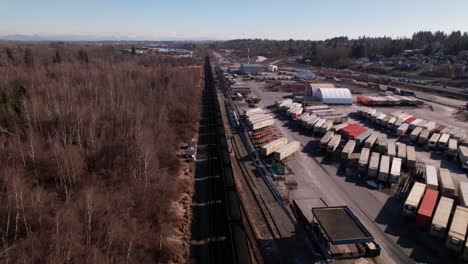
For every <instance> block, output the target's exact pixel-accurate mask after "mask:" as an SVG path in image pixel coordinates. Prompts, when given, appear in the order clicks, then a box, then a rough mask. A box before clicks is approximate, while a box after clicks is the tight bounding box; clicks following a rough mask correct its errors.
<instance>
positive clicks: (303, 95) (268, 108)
mask: <svg viewBox="0 0 468 264" xmlns="http://www.w3.org/2000/svg"><path fill="white" fill-rule="evenodd" d="M233 63H234V65H235V63H236V62H233ZM275 64H278V63H275ZM282 67H283V66H282V65H281V64H280V63H279V64H278V72H274V73H273V72H267V73H260V74H258V76H259V77H258V78H257V77H256V76H254V79H252V80H246V79H244V78H241V77H239V78H237V79H236V84H235V85H239V86H246V87H248V88H250V92H251V95H250V96H253V97H256V98H259V99H260V100H261V101H260V102H259V103H258V104H257V105H256V106H252V105H249V104H248V102H247V101H245V100H239V101H235V102H234V104H235V105H236V107H238V108H239V109H240V110H241V111H245V112H246V113H247V112H249V111H253V112H256V113H257V114H263V115H267V120H273V121H267V122H265V124H261V125H262V126H265V127H263V128H259V129H253V128H254V127H253V126H250V127H248V129H249V133H250V134H251V135H252V136H255V137H257V136H259V135H261V137H271V140H269V141H268V142H267V143H265V144H261V143H259V144H258V145H257V149H256V150H253V151H254V152H255V151H258V153H259V156H260V157H262V160H263V161H264V162H265V164H266V165H267V166H269V169H271V171H272V176H271V179H272V184H273V185H274V186H275V187H276V188H278V190H279V193H280V194H281V195H283V197H285V198H284V199H285V200H286V201H287V203H291V208H293V211H294V212H295V214H296V213H297V212H296V211H297V209H294V208H295V207H297V206H298V205H296V204H297V203H301V201H307V203H312V204H313V205H312V206H309V207H310V214H309V215H308V218H309V221H308V222H306V225H308V226H309V227H312V226H319V227H320V228H322V230H321V231H320V232H319V233H317V232H315V233H316V234H320V233H321V234H322V235H321V236H320V238H323V239H325V240H326V241H327V242H326V243H325V242H322V243H318V244H320V245H321V248H322V251H323V252H326V253H327V254H328V255H329V258H330V259H336V258H353V257H357V256H361V257H364V258H369V259H372V260H369V261H374V262H377V263H378V262H379V261H376V259H377V260H378V257H377V258H376V257H375V256H374V257H371V256H370V255H367V254H364V255H360V254H362V252H369V251H368V250H367V251H366V249H364V250H362V248H361V250H355V249H356V248H357V249H359V248H360V246H356V244H355V247H353V246H349V245H348V246H347V247H342V245H339V241H340V239H337V238H339V236H333V232H332V231H330V229H329V227H327V225H326V222H321V223H320V219H323V218H320V216H318V217H316V216H315V215H314V214H313V213H312V208H322V207H347V208H348V209H349V210H350V212H351V213H352V214H353V215H354V216H355V217H356V218H357V219H358V220H359V222H360V223H361V224H362V226H363V227H364V228H365V230H367V231H368V232H369V234H371V237H373V243H374V244H372V245H367V246H368V247H369V248H378V249H379V250H377V251H373V252H374V253H375V252H379V254H380V255H381V256H382V257H383V258H384V259H386V258H390V259H393V260H394V262H397V263H404V262H411V261H415V260H416V261H417V262H427V259H428V258H430V259H432V260H434V261H444V259H443V258H441V257H440V256H441V255H438V254H435V252H434V251H433V250H431V248H437V249H439V250H440V251H441V254H443V255H444V256H445V255H448V256H451V257H449V258H448V259H449V260H450V261H454V260H455V259H457V258H461V257H462V256H463V254H464V252H465V250H464V249H461V250H458V251H456V252H455V254H454V253H453V250H451V249H450V248H449V247H448V246H447V245H446V240H447V239H448V237H449V235H448V234H449V230H450V229H451V228H452V225H455V226H456V225H457V224H453V223H452V222H453V220H452V217H450V215H454V213H455V211H456V210H457V209H456V208H457V206H461V207H464V206H463V203H465V204H466V202H465V201H464V199H463V197H464V195H463V194H464V192H463V191H464V190H465V188H466V187H464V186H465V184H464V182H466V181H468V180H467V176H466V171H465V170H464V168H465V166H466V167H468V163H467V161H468V159H467V157H468V152H467V150H468V149H467V145H468V138H467V137H466V131H467V130H468V123H467V122H461V121H458V119H456V118H454V117H453V116H454V115H455V113H456V111H458V109H460V108H459V107H458V106H456V107H455V106H452V105H463V103H462V102H458V101H457V100H452V99H447V98H442V97H440V96H438V97H436V96H433V98H437V99H438V100H436V102H433V101H428V100H427V98H428V96H427V95H425V94H424V93H422V92H415V93H414V92H412V91H408V90H406V89H399V90H398V91H394V92H391V91H390V90H387V91H388V93H387V92H384V91H385V90H383V89H382V88H385V87H384V86H382V85H377V86H376V87H375V86H370V85H368V84H367V83H360V82H359V81H358V82H357V84H356V83H354V84H352V83H351V84H350V83H346V84H345V83H340V82H339V81H336V80H331V81H330V83H328V82H324V81H323V80H324V79H323V78H321V76H318V75H317V76H316V77H314V78H316V79H311V80H307V81H304V80H299V79H293V80H291V79H286V78H283V77H281V76H284V75H285V73H286V74H290V73H288V72H294V69H291V68H288V69H287V70H284V68H282ZM234 68H235V67H234ZM297 70H298V71H299V69H297ZM260 76H261V77H260ZM274 76H278V79H279V78H282V79H281V81H278V82H277V81H276V80H275V82H269V81H268V80H269V79H270V78H275V77H274ZM288 76H293V73H291V74H290V75H288ZM264 80H265V81H264ZM327 80H329V79H327ZM331 82H332V83H331ZM379 88H380V89H379ZM294 89H295V90H294ZM333 89H335V91H334V92H333ZM341 89H345V90H346V89H347V90H348V91H349V92H350V93H349V94H348V93H347V92H341V91H345V90H341ZM330 91H331V92H330ZM338 91H340V92H338ZM384 93H385V94H384ZM390 93H393V94H390ZM332 94H333V95H332ZM349 95H351V96H349ZM358 97H359V100H358ZM349 98H351V102H349ZM332 99H333V100H332ZM366 100H367V101H366ZM366 102H367V103H366ZM439 102H441V103H439ZM442 102H443V104H442ZM258 109H260V110H258ZM257 118H258V119H260V120H262V119H265V118H266V117H265V116H261V115H260V116H259V117H257ZM249 120H250V119H249ZM252 120H253V121H255V117H254V118H253V119H252ZM262 122H263V121H262ZM251 123H252V122H249V121H247V122H246V124H251ZM293 142H294V143H293ZM290 143H293V144H291V145H290V147H285V146H287V145H288V144H290ZM281 148H283V149H282V150H281ZM279 150H281V151H279ZM283 154H284V155H283ZM278 176H281V177H278ZM291 183H294V185H291ZM290 186H294V188H290ZM447 199H452V200H453V203H450V200H448V201H447ZM325 200H326V201H327V202H326V203H325V202H324V201H325ZM311 201H313V202H311ZM317 201H321V202H317ZM302 206H304V205H302ZM465 206H466V205H465ZM301 211H303V210H302V209H301ZM343 211H346V210H344V209H343ZM308 213H309V212H308V211H307V210H306V213H302V214H304V215H306V214H308ZM319 214H320V212H319ZM459 214H460V213H459ZM447 215H448V216H449V217H447ZM296 218H301V217H299V216H298V215H297V214H296ZM343 221H344V220H343ZM346 221H347V220H346ZM307 223H310V224H307ZM403 223H407V224H403ZM358 226H359V225H358ZM455 226H454V227H453V228H455ZM453 228H452V229H453ZM350 230H356V229H352V228H351V229H350ZM444 230H445V231H444ZM327 231H328V233H327ZM335 231H336V230H335ZM337 232H338V233H340V234H341V233H342V234H343V236H346V235H347V232H346V230H344V231H343V230H339V231H337ZM311 236H312V233H311ZM436 237H441V239H436ZM347 238H350V239H351V240H352V239H354V238H358V239H360V238H365V236H356V237H353V236H352V235H351V236H349V237H347ZM312 240H313V241H320V239H319V240H317V237H316V238H313V239H312ZM399 240H401V241H407V242H405V243H406V244H407V246H405V247H403V246H401V245H400V244H399V243H397V241H399ZM421 240H423V241H427V242H426V244H427V245H429V246H428V247H426V246H422V245H418V243H417V241H421ZM356 241H359V243H357V244H358V245H361V243H360V242H361V241H360V240H356ZM332 242H333V243H332ZM314 243H317V242H314ZM337 243H338V244H337ZM463 243H465V244H466V240H465V239H463ZM351 244H353V243H351ZM364 244H365V243H364ZM364 248H365V246H364ZM337 249H339V250H337ZM340 250H341V253H339V254H335V253H337V252H340ZM358 251H359V252H360V253H359V254H355V253H356V252H358ZM343 252H346V253H343ZM467 254H468V253H467ZM452 256H453V257H452ZM445 260H446V259H445Z"/></svg>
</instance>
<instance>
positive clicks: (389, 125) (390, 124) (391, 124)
mask: <svg viewBox="0 0 468 264" xmlns="http://www.w3.org/2000/svg"><path fill="white" fill-rule="evenodd" d="M396 121H397V118H396V117H392V118H390V119H389V120H388V122H387V129H388V130H391V131H393V129H394V128H395V122H396Z"/></svg>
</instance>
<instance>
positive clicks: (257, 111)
mask: <svg viewBox="0 0 468 264" xmlns="http://www.w3.org/2000/svg"><path fill="white" fill-rule="evenodd" d="M264 113H266V111H265V110H263V109H262V108H253V109H249V110H247V111H245V113H244V115H245V116H247V117H251V116H254V115H258V114H264Z"/></svg>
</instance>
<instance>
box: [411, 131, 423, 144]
mask: <svg viewBox="0 0 468 264" xmlns="http://www.w3.org/2000/svg"><path fill="white" fill-rule="evenodd" d="M422 130H423V128H422V127H417V128H415V129H414V130H413V131H412V132H411V134H410V137H409V139H410V140H411V141H413V142H415V141H416V140H417V139H418V136H419V134H421V131H422Z"/></svg>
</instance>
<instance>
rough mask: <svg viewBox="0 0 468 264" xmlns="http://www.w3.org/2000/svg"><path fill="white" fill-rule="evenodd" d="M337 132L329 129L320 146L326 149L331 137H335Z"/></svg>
mask: <svg viewBox="0 0 468 264" xmlns="http://www.w3.org/2000/svg"><path fill="white" fill-rule="evenodd" d="M334 134H335V133H333V132H332V131H328V132H327V133H325V135H324V136H323V137H322V138H321V139H320V148H321V149H325V148H326V147H327V145H328V142H329V141H330V139H331V138H332V137H333V135H334Z"/></svg>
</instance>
